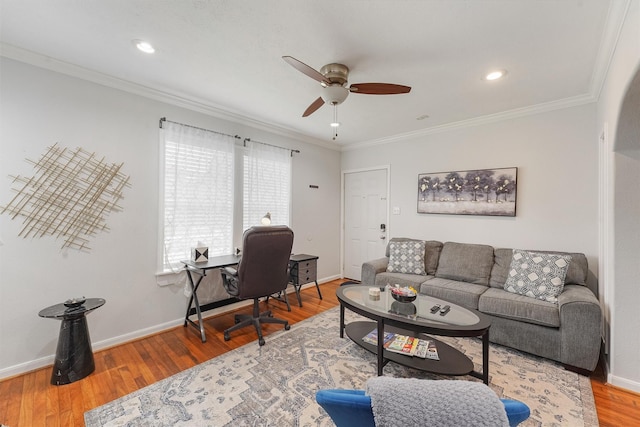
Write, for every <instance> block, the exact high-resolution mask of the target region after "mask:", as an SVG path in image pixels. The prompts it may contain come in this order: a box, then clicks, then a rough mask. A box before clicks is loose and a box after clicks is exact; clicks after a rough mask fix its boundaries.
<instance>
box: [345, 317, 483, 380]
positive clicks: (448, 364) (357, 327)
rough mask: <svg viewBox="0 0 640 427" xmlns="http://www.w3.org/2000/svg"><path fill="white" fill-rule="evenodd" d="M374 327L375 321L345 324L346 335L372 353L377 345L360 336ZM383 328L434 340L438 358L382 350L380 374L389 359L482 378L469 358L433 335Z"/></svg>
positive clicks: (419, 366)
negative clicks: (424, 357)
mask: <svg viewBox="0 0 640 427" xmlns="http://www.w3.org/2000/svg"><path fill="white" fill-rule="evenodd" d="M376 328H377V324H376V322H367V321H357V322H351V323H349V324H347V325H345V331H346V333H347V336H348V337H349V338H351V340H352V341H353V342H355V343H356V344H358V345H359V346H360V347H362V348H364V349H365V350H368V351H370V352H371V353H373V354H377V353H378V351H377V350H378V348H377V346H375V345H373V344H369V343H367V342H365V341H363V340H362V338H363V337H365V336H366V335H367V334H368V333H369V332H371V331H372V330H374V329H376ZM384 330H385V331H387V332H394V333H396V334H402V335H409V336H413V337H420V338H423V339H429V340H433V341H435V343H436V348H437V349H438V357H439V358H440V360H431V359H422V358H420V357H415V356H407V355H404V354H399V353H394V352H392V351H387V350H384V353H383V363H382V366H379V367H378V372H379V374H380V375H381V372H382V367H383V366H385V365H386V364H387V363H388V362H389V361H393V362H396V363H399V364H400V365H403V366H407V367H410V368H415V369H419V370H422V371H426V372H432V373H434V374H441V375H452V376H460V375H472V376H474V377H477V378H481V379H484V378H483V375H482V374H480V373H477V372H475V371H474V370H473V362H472V361H471V359H469V358H468V357H467V356H465V355H464V354H463V353H462V352H460V351H459V350H456V349H455V348H453V347H451V346H450V345H448V344H445V343H443V342H442V341H438V340H436V339H434V338H433V337H431V336H427V335H425V334H420V333H416V332H412V331H408V330H405V329H401V328H396V327H392V326H387V325H385V327H384Z"/></svg>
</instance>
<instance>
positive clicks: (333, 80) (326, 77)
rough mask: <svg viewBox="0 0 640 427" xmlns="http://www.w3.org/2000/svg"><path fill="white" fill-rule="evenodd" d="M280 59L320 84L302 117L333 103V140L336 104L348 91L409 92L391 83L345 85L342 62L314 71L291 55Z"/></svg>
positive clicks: (346, 76)
mask: <svg viewBox="0 0 640 427" xmlns="http://www.w3.org/2000/svg"><path fill="white" fill-rule="evenodd" d="M282 59H284V60H285V61H286V62H287V63H288V64H289V65H291V66H292V67H293V68H295V69H296V70H298V71H300V72H301V73H303V74H305V75H307V76H308V77H311V78H312V79H314V80H316V81H317V82H319V83H320V86H322V88H323V89H322V94H321V95H320V97H319V98H318V99H316V100H315V101H313V102H312V103H311V105H309V106H308V107H307V109H306V110H305V111H304V113H303V114H302V117H308V116H310V115H311V114H313V113H314V112H315V111H316V110H318V109H319V108H320V107H322V106H323V105H324V104H325V103H327V104H329V105H333V122H332V123H331V127H333V128H334V129H336V132H335V133H334V135H333V139H334V140H335V139H336V138H337V137H338V133H337V127H338V126H340V123H339V122H338V107H337V106H338V105H339V104H342V103H343V102H344V101H345V100H346V99H347V96H349V92H353V93H359V94H366V95H396V94H401V93H409V92H410V91H411V87H410V86H403V85H397V84H392V83H356V84H352V85H350V86H347V82H348V78H349V67H347V66H346V65H344V64H337V63H331V64H327V65H325V66H323V67H322V68H320V71H316V70H315V69H313V68H311V67H310V66H308V65H307V64H305V63H304V62H302V61H299V60H297V59H296V58H294V57H292V56H283V57H282Z"/></svg>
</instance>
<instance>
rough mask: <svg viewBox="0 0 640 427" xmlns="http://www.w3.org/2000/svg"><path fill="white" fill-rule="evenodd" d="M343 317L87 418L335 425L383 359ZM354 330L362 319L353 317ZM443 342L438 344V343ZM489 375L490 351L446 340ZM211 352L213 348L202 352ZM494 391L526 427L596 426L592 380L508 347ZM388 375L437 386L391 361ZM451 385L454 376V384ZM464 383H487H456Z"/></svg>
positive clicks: (132, 422)
mask: <svg viewBox="0 0 640 427" xmlns="http://www.w3.org/2000/svg"><path fill="white" fill-rule="evenodd" d="M338 313H339V312H338V308H337V307H336V308H333V309H331V310H328V311H326V312H324V313H321V314H319V315H317V316H314V317H312V318H310V319H307V320H305V321H303V322H300V323H297V324H295V325H293V326H292V327H291V330H290V331H281V332H277V333H275V334H272V335H269V336H267V337H266V341H267V343H266V345H264V346H263V347H259V346H258V344H257V342H253V343H250V344H247V345H245V346H243V347H240V348H238V349H236V350H233V351H230V352H229V353H226V354H224V355H222V356H220V357H216V358H214V359H211V360H209V361H207V362H205V363H202V364H200V365H198V366H195V367H193V368H191V369H188V370H186V371H183V372H180V373H178V374H176V375H174V376H172V377H169V378H167V379H165V380H163V381H159V382H157V383H155V384H152V385H150V386H148V387H145V388H143V389H141V390H138V391H136V392H134V393H131V394H129V395H127V396H124V397H121V398H119V399H116V400H114V401H112V402H110V403H108V404H106V405H103V406H101V407H98V408H95V409H93V410H91V411H89V412H87V413H85V422H86V425H87V427H93V426H316V427H317V426H332V425H333V423H332V422H331V419H330V418H329V416H328V415H327V414H326V413H325V412H324V411H323V410H322V409H321V408H320V407H319V406H318V405H317V404H316V402H315V392H316V391H317V390H319V389H324V388H353V389H358V388H359V389H361V388H364V384H365V382H366V381H367V379H369V378H370V377H373V376H375V375H376V372H377V370H376V359H375V356H374V355H373V354H372V353H369V352H368V351H366V350H364V349H362V348H361V347H359V346H358V345H356V344H355V343H353V342H352V341H351V340H350V339H349V338H346V336H345V338H343V339H341V338H339V325H338V323H339V320H338V319H339V314H338ZM346 315H347V316H346V318H347V321H353V320H362V318H361V317H359V316H357V315H355V314H353V313H350V312H349V311H348V310H346ZM439 339H440V338H439ZM441 339H442V341H445V342H447V343H448V344H449V345H452V346H453V347H456V348H458V349H459V350H461V351H462V352H464V353H465V354H467V355H468V356H469V357H470V358H471V359H472V360H473V361H474V363H475V364H476V370H481V360H482V344H481V342H480V340H477V339H469V338H453V339H452V338H441ZM203 345H206V344H203ZM490 351H491V353H490V357H489V360H490V367H489V373H490V387H491V388H492V389H493V390H494V391H495V392H496V393H497V394H498V395H499V396H500V397H504V398H512V399H518V400H521V401H523V402H525V403H526V404H527V405H529V407H530V408H531V417H530V418H529V419H528V420H527V421H525V422H524V423H523V424H521V425H523V426H545V427H546V426H597V425H598V419H597V415H596V411H595V404H594V400H593V392H592V390H591V383H590V381H589V378H587V377H584V376H581V375H578V374H576V373H573V372H569V371H566V370H564V369H563V368H562V367H561V366H560V365H558V364H556V363H554V362H551V361H549V360H546V359H542V358H537V357H534V356H531V355H528V354H525V353H521V352H518V351H515V350H512V349H509V348H506V347H502V346H497V345H494V344H492V345H491V349H490ZM384 375H386V376H392V377H414V378H430V379H437V378H439V377H438V376H436V375H433V374H428V373H424V372H420V371H416V370H413V369H409V368H405V367H402V366H400V365H398V364H396V363H393V362H390V363H389V364H387V366H385V368H384ZM447 378H449V379H451V377H447ZM458 379H460V380H462V381H479V380H477V379H475V378H473V377H469V376H464V377H458Z"/></svg>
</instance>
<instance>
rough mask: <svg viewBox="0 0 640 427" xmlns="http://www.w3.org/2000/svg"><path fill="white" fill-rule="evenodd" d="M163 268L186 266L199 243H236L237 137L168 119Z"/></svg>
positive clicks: (225, 246)
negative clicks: (234, 231)
mask: <svg viewBox="0 0 640 427" xmlns="http://www.w3.org/2000/svg"><path fill="white" fill-rule="evenodd" d="M163 130H164V132H163V136H164V138H163V139H164V174H163V175H164V176H163V178H164V185H163V196H164V197H163V216H162V219H163V224H164V226H163V242H164V248H163V257H162V258H163V259H162V271H168V270H173V271H176V270H177V269H179V268H181V267H182V265H181V264H180V261H182V260H185V259H189V257H190V255H191V254H190V251H191V248H192V247H194V246H195V245H196V244H197V243H198V242H202V243H204V244H205V245H206V246H208V247H209V256H216V255H222V254H228V253H231V251H232V248H233V222H232V217H233V197H234V191H233V163H234V138H233V137H229V136H225V135H220V134H217V133H215V132H210V131H205V130H202V129H197V128H194V127H190V126H183V125H180V124H176V123H171V122H164V124H163Z"/></svg>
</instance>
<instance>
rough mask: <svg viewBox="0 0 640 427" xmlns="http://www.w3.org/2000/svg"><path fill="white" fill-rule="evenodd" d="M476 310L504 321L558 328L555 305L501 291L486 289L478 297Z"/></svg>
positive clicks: (557, 315)
mask: <svg viewBox="0 0 640 427" xmlns="http://www.w3.org/2000/svg"><path fill="white" fill-rule="evenodd" d="M478 310H479V311H480V312H482V313H485V314H490V315H492V316H497V317H503V318H506V319H513V320H518V321H521V322H527V323H533V324H536V325H542V326H550V327H554V328H558V327H560V310H559V308H558V305H557V304H553V303H550V302H546V301H541V300H537V299H534V298H530V297H527V296H524V295H518V294H513V293H511V292H507V291H504V290H502V289H497V288H489V289H487V291H486V292H484V293H483V294H482V295H481V296H480V300H479V301H478Z"/></svg>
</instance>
